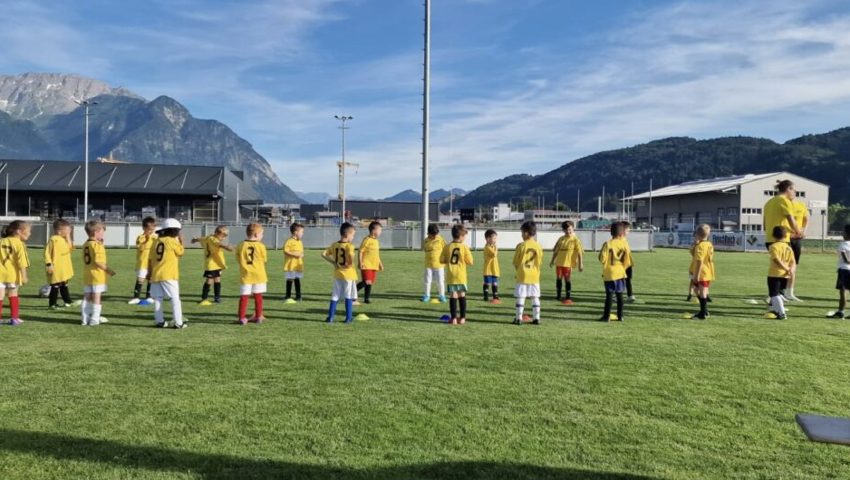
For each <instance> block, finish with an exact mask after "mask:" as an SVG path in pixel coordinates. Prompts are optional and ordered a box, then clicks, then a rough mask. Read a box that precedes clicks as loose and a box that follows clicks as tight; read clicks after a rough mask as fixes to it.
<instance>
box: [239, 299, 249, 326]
mask: <svg viewBox="0 0 850 480" xmlns="http://www.w3.org/2000/svg"><path fill="white" fill-rule="evenodd" d="M247 312H248V295H242V296H241V297H239V320H242V319H243V318H245V315H247Z"/></svg>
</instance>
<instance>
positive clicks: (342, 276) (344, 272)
mask: <svg viewBox="0 0 850 480" xmlns="http://www.w3.org/2000/svg"><path fill="white" fill-rule="evenodd" d="M324 256H325V257H330V258H332V259H333V261H334V278H335V279H337V280H352V281H356V280H357V270H355V269H354V244H353V243H351V242H335V243H332V244H331V246H330V247H328V248H327V249H325V253H324Z"/></svg>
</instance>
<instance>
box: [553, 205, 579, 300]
mask: <svg viewBox="0 0 850 480" xmlns="http://www.w3.org/2000/svg"><path fill="white" fill-rule="evenodd" d="M561 230H563V232H564V235H563V236H562V237H561V238H559V239H558V242H557V243H556V244H555V248H554V249H553V251H552V260H551V261H550V262H549V266H550V267H552V266H554V267H555V276H556V280H555V291H556V293H557V299H558V301H559V302H561V303H563V304H564V305H572V303H573V299H572V293H573V292H572V291H573V281H572V278H573V270H574V269H576V268H577V269H578V271H579V272H583V271H584V245H582V244H581V240H580V239H579V238H578V235H576V234H575V225H574V224H573V222H571V221H569V220H567V221H565V222H563V223H562V224H561ZM562 288H563V289H564V294H565V295H564V297H563V299H562V297H561V289H562Z"/></svg>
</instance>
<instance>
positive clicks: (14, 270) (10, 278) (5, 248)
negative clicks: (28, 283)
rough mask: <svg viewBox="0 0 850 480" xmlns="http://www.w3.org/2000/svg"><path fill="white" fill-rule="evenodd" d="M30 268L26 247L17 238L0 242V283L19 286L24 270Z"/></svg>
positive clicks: (8, 238) (22, 279) (9, 238)
mask: <svg viewBox="0 0 850 480" xmlns="http://www.w3.org/2000/svg"><path fill="white" fill-rule="evenodd" d="M29 266H30V257H29V254H28V253H27V246H26V245H25V244H24V242H22V241H21V239H20V238H18V237H6V238H4V239H2V240H0V282H3V283H14V284H15V285H21V284H22V283H23V281H24V269H26V268H28V267H29Z"/></svg>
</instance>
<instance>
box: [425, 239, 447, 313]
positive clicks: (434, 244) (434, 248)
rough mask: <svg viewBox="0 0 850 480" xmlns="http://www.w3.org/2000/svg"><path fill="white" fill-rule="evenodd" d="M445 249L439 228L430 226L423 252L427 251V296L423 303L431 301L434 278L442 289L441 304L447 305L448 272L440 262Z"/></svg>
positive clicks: (440, 292) (444, 242) (440, 291)
mask: <svg viewBox="0 0 850 480" xmlns="http://www.w3.org/2000/svg"><path fill="white" fill-rule="evenodd" d="M444 248H446V241H445V240H443V237H442V236H441V235H440V229H439V227H437V225H435V224H433V223H430V224H428V236H427V237H426V238H425V240H423V242H422V250H424V251H425V295H423V296H422V301H423V302H425V303H428V302H430V301H431V281H432V279H434V278H436V279H437V286H438V288H439V289H440V290H439V294H440V297H439V298H440V303H446V270H445V268H444V267H445V265H444V264H443V263H442V261H441V260H440V257H442V256H443V249H444Z"/></svg>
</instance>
